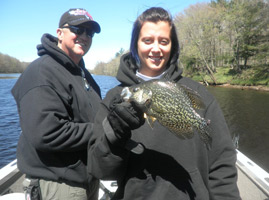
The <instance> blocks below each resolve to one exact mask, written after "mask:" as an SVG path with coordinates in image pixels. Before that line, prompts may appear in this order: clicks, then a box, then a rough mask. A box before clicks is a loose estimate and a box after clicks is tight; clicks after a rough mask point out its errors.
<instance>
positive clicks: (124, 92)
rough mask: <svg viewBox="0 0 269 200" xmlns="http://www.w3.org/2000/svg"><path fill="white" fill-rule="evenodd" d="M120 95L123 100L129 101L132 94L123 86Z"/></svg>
mask: <svg viewBox="0 0 269 200" xmlns="http://www.w3.org/2000/svg"><path fill="white" fill-rule="evenodd" d="M120 95H121V97H122V98H123V100H124V101H129V99H130V97H131V96H132V93H131V92H130V90H129V88H128V87H124V88H123V89H122V91H121V94H120Z"/></svg>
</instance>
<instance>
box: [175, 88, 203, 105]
mask: <svg viewBox="0 0 269 200" xmlns="http://www.w3.org/2000/svg"><path fill="white" fill-rule="evenodd" d="M179 87H181V88H182V89H184V91H185V92H186V94H187V96H188V97H189V98H190V101H191V104H192V106H193V108H194V109H204V108H205V104H204V102H203V101H202V98H201V96H200V95H199V94H198V93H197V92H196V91H194V90H192V89H191V88H189V87H187V86H185V85H181V84H180V85H179Z"/></svg>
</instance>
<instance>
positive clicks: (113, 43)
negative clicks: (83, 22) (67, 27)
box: [0, 0, 210, 69]
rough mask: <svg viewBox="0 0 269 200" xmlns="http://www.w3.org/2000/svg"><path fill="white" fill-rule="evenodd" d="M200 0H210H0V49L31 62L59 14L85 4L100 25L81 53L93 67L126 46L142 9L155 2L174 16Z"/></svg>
mask: <svg viewBox="0 0 269 200" xmlns="http://www.w3.org/2000/svg"><path fill="white" fill-rule="evenodd" d="M201 2H210V0H162V1H161V0H129V1H128V0H98V1H92V0H45V1H44V0H0V53H2V54H7V55H9V56H12V57H15V58H17V59H18V60H20V61H25V62H32V61H33V60H34V59H36V58H38V56H37V50H36V46H37V45H38V44H40V39H41V37H42V35H43V34H44V33H49V34H51V35H53V36H56V29H57V28H58V23H59V20H60V17H61V15H62V14H63V13H64V12H66V11H67V10H69V9H70V8H84V9H86V10H87V11H88V12H89V13H90V14H91V16H92V17H93V19H94V20H95V21H97V22H98V23H99V24H100V26H101V33H99V34H95V35H94V38H93V42H92V46H91V49H90V50H89V52H88V53H87V54H86V55H85V56H84V57H83V58H84V61H85V65H86V68H88V69H93V68H94V67H95V66H96V64H97V63H98V62H109V61H110V60H111V59H112V58H114V57H115V54H116V53H117V52H119V51H120V49H121V48H123V49H124V50H128V49H129V44H130V40H131V31H132V26H133V22H134V21H135V20H136V18H137V17H138V16H139V15H140V14H141V13H142V12H143V11H144V10H146V9H148V8H150V7H153V6H158V7H163V8H165V9H166V10H168V11H169V12H170V13H171V15H172V16H175V15H176V14H178V13H181V12H184V9H186V8H188V7H189V6H190V5H194V4H196V3H201Z"/></svg>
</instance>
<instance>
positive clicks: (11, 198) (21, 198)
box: [0, 193, 25, 200]
mask: <svg viewBox="0 0 269 200" xmlns="http://www.w3.org/2000/svg"><path fill="white" fill-rule="evenodd" d="M15 199H16V200H25V195H24V193H10V194H5V195H3V196H0V200H15Z"/></svg>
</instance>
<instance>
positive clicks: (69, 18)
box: [59, 8, 101, 33]
mask: <svg viewBox="0 0 269 200" xmlns="http://www.w3.org/2000/svg"><path fill="white" fill-rule="evenodd" d="M84 23H87V24H89V26H90V27H91V28H92V29H93V30H94V31H95V32H96V33H100V31H101V28H100V25H99V24H98V23H97V22H96V21H94V20H93V18H92V16H91V15H90V14H89V13H88V12H87V11H86V10H85V9H82V8H71V9H69V10H68V11H66V12H65V13H64V14H63V15H62V17H61V19H60V22H59V28H61V27H63V26H64V25H65V24H68V25H71V26H77V25H80V24H84Z"/></svg>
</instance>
